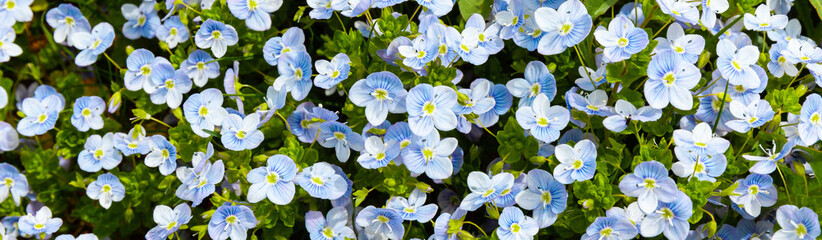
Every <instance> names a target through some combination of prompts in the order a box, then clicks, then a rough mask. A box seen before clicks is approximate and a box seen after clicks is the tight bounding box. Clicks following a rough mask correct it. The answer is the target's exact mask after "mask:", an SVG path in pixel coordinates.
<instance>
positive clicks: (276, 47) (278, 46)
mask: <svg viewBox="0 0 822 240" xmlns="http://www.w3.org/2000/svg"><path fill="white" fill-rule="evenodd" d="M303 42H305V34H304V33H303V30H302V29H300V28H298V27H291V28H289V29H288V30H286V31H285V33H284V34H283V36H282V37H273V38H270V39H268V41H266V42H265V45H264V46H263V58H265V62H267V63H268V64H269V65H271V66H277V63H279V60H280V56H281V55H283V54H285V53H288V52H305V45H303ZM309 75H311V74H309Z"/></svg>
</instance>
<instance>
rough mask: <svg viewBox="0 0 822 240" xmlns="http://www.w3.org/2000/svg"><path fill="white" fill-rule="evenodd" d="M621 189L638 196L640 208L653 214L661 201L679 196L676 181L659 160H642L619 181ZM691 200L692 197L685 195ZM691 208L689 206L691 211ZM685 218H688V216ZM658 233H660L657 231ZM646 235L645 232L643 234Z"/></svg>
mask: <svg viewBox="0 0 822 240" xmlns="http://www.w3.org/2000/svg"><path fill="white" fill-rule="evenodd" d="M619 190H620V191H622V193H625V195H626V196H629V197H636V198H637V202H638V203H639V209H641V210H642V212H645V213H646V214H652V213H653V212H654V211H655V210H657V209H658V208H657V206H659V205H660V203H669V202H671V201H674V200H675V198H676V197H677V194H676V192H677V191H679V190H677V187H676V182H674V180H673V179H671V178H670V177H668V169H666V168H665V165H662V163H660V162H657V161H650V162H642V163H640V164H639V165H637V166H636V167H635V168H634V172H633V173H631V174H628V175H627V176H625V177H624V178H622V180H621V181H620V182H619ZM685 199H688V201H689V202H690V198H688V197H685ZM690 209H691V208H688V211H690ZM685 219H688V218H687V217H686V218H685ZM657 234H658V233H657ZM643 236H645V234H643Z"/></svg>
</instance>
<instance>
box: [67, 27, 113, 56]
mask: <svg viewBox="0 0 822 240" xmlns="http://www.w3.org/2000/svg"><path fill="white" fill-rule="evenodd" d="M69 37H70V38H71V41H72V42H73V43H74V47H76V48H77V49H78V50H80V53H78V54H77V56H75V57H74V63H75V64H77V66H80V67H85V66H89V65H91V64H94V63H95V62H97V56H99V55H100V54H103V53H104V52H105V51H106V49H108V48H109V47H111V44H112V43H114V27H112V26H111V24H109V23H107V22H103V23H99V24H97V25H95V26H94V28H92V29H91V32H76V33H74V34H72V35H71V36H69Z"/></svg>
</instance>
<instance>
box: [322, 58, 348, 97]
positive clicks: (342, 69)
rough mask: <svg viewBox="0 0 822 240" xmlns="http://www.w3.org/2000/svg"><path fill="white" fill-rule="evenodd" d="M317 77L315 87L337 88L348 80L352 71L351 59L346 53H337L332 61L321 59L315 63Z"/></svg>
mask: <svg viewBox="0 0 822 240" xmlns="http://www.w3.org/2000/svg"><path fill="white" fill-rule="evenodd" d="M314 67H315V68H316V69H317V74H318V75H317V77H315V78H314V85H315V86H317V87H319V88H322V89H330V88H335V87H336V86H337V84H339V83H340V82H342V81H343V80H345V79H347V78H348V74H350V71H351V59H349V58H348V55H346V54H345V53H337V55H335V56H334V58H331V61H330V62H329V61H328V60H325V59H320V60H317V61H316V62H314Z"/></svg>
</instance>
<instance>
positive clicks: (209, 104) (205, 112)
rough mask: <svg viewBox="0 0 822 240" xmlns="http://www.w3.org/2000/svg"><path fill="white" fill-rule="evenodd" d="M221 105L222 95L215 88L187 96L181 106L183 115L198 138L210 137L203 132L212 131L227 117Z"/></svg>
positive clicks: (226, 112)
mask: <svg viewBox="0 0 822 240" xmlns="http://www.w3.org/2000/svg"><path fill="white" fill-rule="evenodd" d="M222 105H223V93H222V92H220V90H219V89H216V88H209V89H206V90H203V91H202V92H200V93H195V94H192V95H191V96H189V97H188V99H186V102H185V103H184V104H183V113H184V115H185V118H186V121H188V122H189V123H190V124H191V130H192V131H194V133H196V134H197V135H198V136H200V137H208V136H211V135H209V134H208V133H206V132H204V131H203V130H209V131H213V130H214V126H219V125H222V123H223V119H225V118H227V117H228V111H226V110H225V108H223V106H222Z"/></svg>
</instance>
